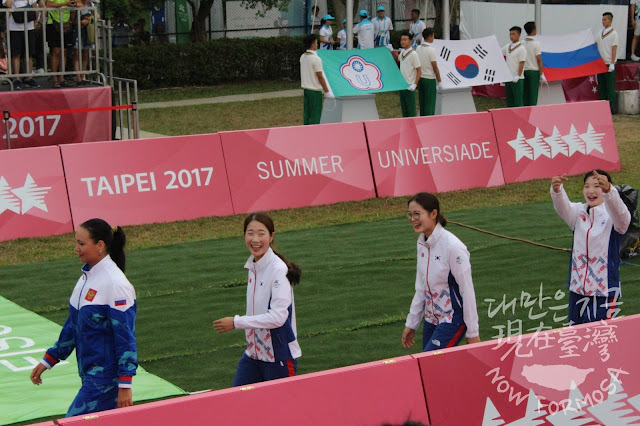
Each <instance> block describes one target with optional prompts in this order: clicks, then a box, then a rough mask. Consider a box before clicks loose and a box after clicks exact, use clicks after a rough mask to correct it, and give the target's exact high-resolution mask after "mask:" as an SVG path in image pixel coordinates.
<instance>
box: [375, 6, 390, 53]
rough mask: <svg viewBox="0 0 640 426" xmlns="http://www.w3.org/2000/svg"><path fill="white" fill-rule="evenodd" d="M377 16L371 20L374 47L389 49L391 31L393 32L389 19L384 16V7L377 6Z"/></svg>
mask: <svg viewBox="0 0 640 426" xmlns="http://www.w3.org/2000/svg"><path fill="white" fill-rule="evenodd" d="M377 14H378V16H376V17H375V18H373V29H374V32H375V35H376V38H375V42H376V47H389V46H390V45H391V31H393V23H392V22H391V19H389V18H388V17H387V16H385V10H384V6H378V9H377Z"/></svg>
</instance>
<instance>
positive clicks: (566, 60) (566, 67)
mask: <svg viewBox="0 0 640 426" xmlns="http://www.w3.org/2000/svg"><path fill="white" fill-rule="evenodd" d="M536 40H538V41H539V42H540V47H541V48H542V54H541V55H540V56H541V57H542V68H543V69H544V75H545V77H547V80H548V81H555V80H565V79H568V78H574V77H586V76H590V75H594V74H600V73H603V72H607V70H608V68H607V66H606V65H605V64H604V61H603V60H602V58H601V57H600V52H598V47H597V46H596V42H595V40H594V39H593V33H591V30H584V31H578V32H577V33H571V34H565V35H559V36H536Z"/></svg>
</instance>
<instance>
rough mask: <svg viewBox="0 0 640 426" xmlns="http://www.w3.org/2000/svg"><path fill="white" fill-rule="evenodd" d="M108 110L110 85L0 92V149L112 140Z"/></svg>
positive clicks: (110, 107)
mask: <svg viewBox="0 0 640 426" xmlns="http://www.w3.org/2000/svg"><path fill="white" fill-rule="evenodd" d="M51 105H55V111H51ZM111 109H113V107H112V106H111V87H91V88H80V89H65V90H37V91H25V92H7V93H3V94H2V101H1V102H0V110H2V111H3V113H4V117H3V118H4V122H3V123H2V129H0V135H2V142H1V143H0V150H4V149H7V148H11V149H15V148H28V147H36V146H51V145H62V144H69V143H74V142H78V141H81V142H99V141H108V140H111V111H110V110H111ZM7 115H9V116H7ZM7 134H9V136H10V137H9V138H7Z"/></svg>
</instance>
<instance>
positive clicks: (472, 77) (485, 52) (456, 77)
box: [433, 36, 513, 89]
mask: <svg viewBox="0 0 640 426" xmlns="http://www.w3.org/2000/svg"><path fill="white" fill-rule="evenodd" d="M433 47H434V49H436V53H437V55H438V57H437V59H436V60H437V62H438V69H439V71H440V77H441V79H442V83H443V86H444V88H445V89H452V88H458V87H471V86H484V85H486V84H494V83H504V82H507V81H512V80H513V76H512V75H511V72H510V71H509V68H508V67H507V63H506V62H505V60H504V57H503V56H502V50H501V49H500V45H498V40H497V39H496V37H495V36H489V37H484V38H477V39H473V40H438V39H436V40H434V41H433Z"/></svg>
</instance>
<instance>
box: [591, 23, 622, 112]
mask: <svg viewBox="0 0 640 426" xmlns="http://www.w3.org/2000/svg"><path fill="white" fill-rule="evenodd" d="M612 22H613V14H612V13H611V12H605V13H603V14H602V26H603V28H602V30H601V31H600V32H599V33H598V35H596V44H597V45H598V52H600V56H602V60H604V63H605V64H606V65H607V66H608V67H609V71H607V72H603V73H601V74H598V93H599V94H600V99H602V100H605V101H609V107H610V108H611V114H614V113H615V110H616V61H617V55H618V33H617V32H616V30H614V29H613V26H611V24H612Z"/></svg>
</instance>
